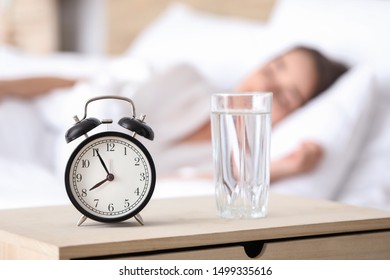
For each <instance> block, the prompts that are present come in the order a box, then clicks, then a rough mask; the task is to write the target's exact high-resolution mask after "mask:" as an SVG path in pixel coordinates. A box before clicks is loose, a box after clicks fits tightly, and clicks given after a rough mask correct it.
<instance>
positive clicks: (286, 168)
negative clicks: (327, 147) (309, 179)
mask: <svg viewBox="0 0 390 280" xmlns="http://www.w3.org/2000/svg"><path fill="white" fill-rule="evenodd" d="M322 157H323V149H322V147H321V146H320V145H318V144H317V143H314V142H309V141H306V142H303V143H302V144H301V145H300V146H299V147H298V148H297V149H296V150H295V151H293V152H292V153H291V154H289V155H287V156H285V157H283V158H281V159H278V160H275V161H272V162H271V166H270V173H271V178H270V179H271V182H275V181H278V180H281V179H285V178H288V177H291V176H295V175H298V174H302V173H305V172H309V171H311V170H313V169H314V168H315V167H316V166H317V165H318V163H319V162H320V160H321V158H322Z"/></svg>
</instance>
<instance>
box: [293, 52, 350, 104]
mask: <svg viewBox="0 0 390 280" xmlns="http://www.w3.org/2000/svg"><path fill="white" fill-rule="evenodd" d="M292 50H293V51H303V52H306V53H308V54H309V55H310V56H311V57H312V59H313V62H314V65H315V68H316V69H317V73H318V75H317V76H318V82H317V86H316V89H315V92H314V94H313V96H312V98H314V97H316V96H317V95H319V94H320V93H321V92H323V91H325V90H326V89H327V88H328V87H330V86H331V85H332V84H333V83H334V82H335V81H336V80H337V79H338V78H339V77H340V76H341V75H343V74H344V73H345V72H347V71H348V67H347V66H346V65H344V64H343V63H341V62H338V61H334V60H331V59H329V58H327V57H325V56H324V55H323V54H322V53H321V52H319V51H317V50H315V49H312V48H309V47H304V46H297V47H295V48H293V49H292Z"/></svg>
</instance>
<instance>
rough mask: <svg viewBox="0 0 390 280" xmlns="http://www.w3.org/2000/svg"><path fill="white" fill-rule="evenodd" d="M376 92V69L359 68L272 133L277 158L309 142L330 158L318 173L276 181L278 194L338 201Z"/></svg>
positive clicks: (358, 147)
mask: <svg viewBox="0 0 390 280" xmlns="http://www.w3.org/2000/svg"><path fill="white" fill-rule="evenodd" d="M375 93H376V91H375V90H374V83H373V78H372V70H371V69H370V68H369V67H365V66H359V67H357V66H356V67H354V68H352V69H350V70H349V71H348V72H347V73H346V74H344V75H343V76H342V77H341V78H340V79H339V80H338V81H336V83H335V84H334V85H333V86H332V87H331V88H330V89H328V90H327V91H326V92H324V93H322V94H321V95H320V96H318V97H317V98H315V99H314V100H312V101H311V102H310V103H308V104H307V105H306V106H304V107H303V108H302V109H300V110H298V111H296V112H295V113H294V114H293V115H291V116H289V117H288V118H287V119H286V120H284V121H283V122H282V123H280V124H279V125H277V126H276V127H275V128H274V130H273V133H272V142H271V143H272V144H271V158H273V159H275V158H278V157H281V156H283V155H286V154H288V153H289V152H291V151H292V150H293V149H294V148H295V147H296V146H297V145H298V144H299V143H300V142H302V141H304V140H312V141H315V142H317V143H319V144H321V145H322V147H323V148H324V150H325V156H324V158H323V160H322V161H321V163H320V164H319V166H318V167H317V168H316V169H315V170H314V171H313V172H310V173H306V174H304V175H299V176H296V177H293V178H291V179H288V180H284V181H280V182H276V183H274V184H272V190H274V191H280V192H285V193H291V194H299V195H304V196H310V197H319V198H327V199H334V198H335V196H336V195H337V193H338V192H339V191H340V188H341V187H342V186H340V183H341V182H342V181H343V179H344V176H346V174H347V173H348V172H347V171H348V169H349V168H350V167H351V164H352V162H353V160H354V159H355V156H356V153H358V152H359V149H360V148H361V146H362V143H363V142H364V138H365V134H366V132H367V130H368V127H369V126H370V122H371V121H372V120H371V119H370V116H371V115H372V110H373V108H374V107H373V101H374V100H375V98H376V96H375Z"/></svg>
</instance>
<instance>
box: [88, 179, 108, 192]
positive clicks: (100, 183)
mask: <svg viewBox="0 0 390 280" xmlns="http://www.w3.org/2000/svg"><path fill="white" fill-rule="evenodd" d="M107 181H108V177H107V178H106V179H104V180H102V181H100V182H99V183H97V184H96V185H95V186H93V187H92V188H90V189H89V190H90V191H92V190H93V189H96V188H97V187H100V186H101V185H103V184H104V183H105V182H107Z"/></svg>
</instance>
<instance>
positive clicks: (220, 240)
mask: <svg viewBox="0 0 390 280" xmlns="http://www.w3.org/2000/svg"><path fill="white" fill-rule="evenodd" d="M79 216H80V214H79V213H78V212H77V211H76V210H75V209H74V208H73V206H70V205H68V206H55V207H42V208H30V209H13V210H2V211H0V259H91V258H92V259H250V258H255V259H390V212H387V211H380V210H374V209H366V208H359V207H353V206H346V205H342V204H338V203H334V202H329V201H322V200H312V199H306V198H300V197H291V196H281V195H276V194H273V195H271V197H270V210H269V215H268V216H267V218H263V219H255V220H227V219H221V218H219V217H217V215H216V209H215V202H214V198H213V197H192V198H175V199H152V200H151V202H150V204H149V205H148V206H147V207H146V208H145V209H144V210H143V212H142V216H143V219H144V221H145V225H144V226H140V225H139V224H138V223H137V222H136V221H135V220H134V219H131V220H128V221H126V222H122V223H118V224H100V223H97V222H94V221H92V220H87V221H86V222H85V223H84V224H83V225H82V226H81V227H77V226H76V222H77V220H78V218H79Z"/></svg>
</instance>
